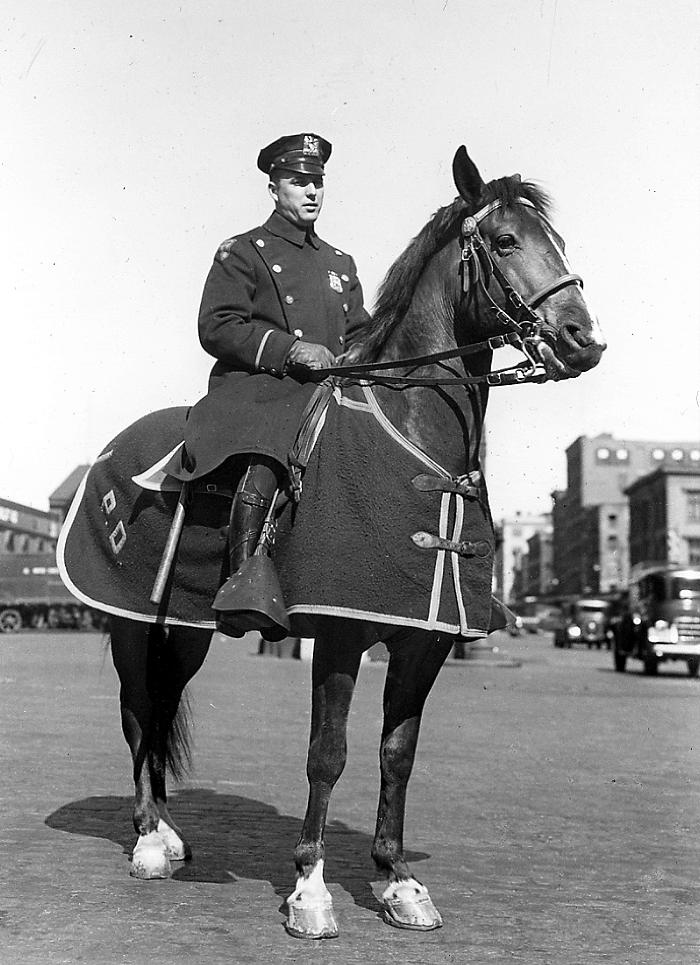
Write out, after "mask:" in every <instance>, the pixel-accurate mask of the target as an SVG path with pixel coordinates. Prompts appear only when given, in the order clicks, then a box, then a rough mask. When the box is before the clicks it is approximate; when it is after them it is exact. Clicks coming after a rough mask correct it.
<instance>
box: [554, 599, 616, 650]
mask: <svg viewBox="0 0 700 965" xmlns="http://www.w3.org/2000/svg"><path fill="white" fill-rule="evenodd" d="M610 609H611V605H610V601H609V600H601V599H597V598H595V599H594V598H591V597H585V598H579V599H575V600H567V601H564V602H563V603H562V604H561V617H560V618H559V621H558V623H557V625H556V626H555V628H554V646H555V647H571V646H573V644H574V643H585V644H586V646H587V647H588V648H589V649H590V648H591V647H594V646H595V647H597V648H598V649H600V648H601V647H602V646H603V644H605V645H606V646H607V647H608V648H609V647H610V645H611V633H610Z"/></svg>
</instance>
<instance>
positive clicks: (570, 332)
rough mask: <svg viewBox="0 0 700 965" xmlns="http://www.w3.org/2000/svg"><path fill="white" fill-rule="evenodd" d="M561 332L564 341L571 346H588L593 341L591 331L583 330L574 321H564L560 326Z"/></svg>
mask: <svg viewBox="0 0 700 965" xmlns="http://www.w3.org/2000/svg"><path fill="white" fill-rule="evenodd" d="M561 333H562V336H563V337H564V341H565V342H567V343H568V344H569V345H571V346H572V347H573V348H588V347H589V346H590V345H593V343H594V342H595V339H594V337H593V333H592V332H588V331H585V330H584V329H583V328H581V326H580V325H579V324H578V323H576V322H564V324H563V325H562V326H561Z"/></svg>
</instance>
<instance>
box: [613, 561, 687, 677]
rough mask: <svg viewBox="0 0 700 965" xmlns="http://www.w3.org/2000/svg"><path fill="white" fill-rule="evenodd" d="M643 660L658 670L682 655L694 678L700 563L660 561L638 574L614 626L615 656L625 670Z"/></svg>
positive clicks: (647, 670)
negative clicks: (629, 663) (696, 565)
mask: <svg viewBox="0 0 700 965" xmlns="http://www.w3.org/2000/svg"><path fill="white" fill-rule="evenodd" d="M629 658H633V659H635V660H641V661H642V663H643V664H644V672H645V673H647V674H655V673H656V672H657V671H658V669H659V664H661V663H664V662H665V661H667V660H683V661H684V662H685V663H686V665H687V667H688V673H689V674H690V676H691V677H697V676H698V673H699V672H700V568H698V567H680V566H671V565H659V566H653V567H645V568H643V569H641V570H639V571H638V572H636V573H635V574H634V575H633V578H632V580H631V581H630V586H629V601H628V604H627V607H626V610H625V612H624V613H623V614H622V615H621V617H620V620H619V622H618V623H617V624H616V626H615V642H614V646H613V659H614V663H615V670H617V671H618V672H619V673H623V672H624V670H625V668H626V666H627V660H628V659H629Z"/></svg>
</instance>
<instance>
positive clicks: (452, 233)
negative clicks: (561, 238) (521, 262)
mask: <svg viewBox="0 0 700 965" xmlns="http://www.w3.org/2000/svg"><path fill="white" fill-rule="evenodd" d="M517 198H525V199H526V200H527V201H530V202H531V203H532V204H533V205H534V206H535V208H536V210H537V211H538V213H539V214H541V215H542V216H543V217H544V218H548V216H549V211H550V208H551V200H550V198H549V196H548V195H547V194H546V192H545V191H544V190H543V189H542V188H541V187H539V186H538V185H536V184H534V183H533V182H532V181H521V180H520V176H519V175H517V174H516V175H512V176H511V177H507V178H498V179H496V180H495V181H490V182H489V183H488V184H486V185H484V189H483V191H482V193H481V196H480V197H479V202H478V204H477V205H476V207H475V208H474V210H478V209H479V208H481V207H483V205H485V204H489V203H490V202H491V201H497V200H498V201H501V203H502V204H503V205H505V206H508V205H512V204H513V203H514V202H515V201H516V199H517ZM470 210H471V208H470V206H469V205H468V204H467V202H466V201H465V200H464V199H463V198H461V197H459V198H455V200H454V201H453V202H452V203H451V204H448V205H445V206H444V207H442V208H438V210H437V211H436V212H435V214H434V215H433V216H432V218H431V219H430V221H429V222H428V223H427V224H426V225H425V226H424V227H423V228H422V229H421V230H420V231H419V232H418V234H417V235H416V236H415V238H413V239H412V240H411V241H410V242H409V244H408V246H407V248H406V250H405V251H404V252H403V253H402V254H401V255H399V257H398V258H397V259H396V261H395V262H394V264H393V265H392V266H391V268H390V269H389V271H388V272H387V273H386V275H385V277H384V280H383V282H382V283H381V285H380V286H379V291H378V293H377V301H376V305H375V308H374V312H373V313H372V321H371V322H370V323H369V325H368V328H367V330H366V332H365V334H364V335H363V337H362V338H361V339H360V340H359V341H358V342H356V343H355V345H354V346H353V348H352V359H353V361H356V362H371V361H374V360H375V359H376V358H377V356H378V355H379V352H380V351H381V349H382V347H383V346H384V344H385V342H386V340H387V339H388V337H389V335H390V334H391V332H392V331H393V330H394V328H395V326H396V325H397V324H398V323H399V322H400V321H401V319H402V318H403V317H404V315H405V314H406V312H407V310H408V307H409V305H410V304H411V300H412V299H413V295H414V292H415V290H416V286H417V284H418V280H419V278H420V276H421V274H422V272H423V269H424V268H425V266H426V265H427V263H428V262H429V261H430V259H431V258H432V257H433V255H435V254H436V253H437V252H438V251H439V250H440V249H441V248H442V247H443V246H444V245H446V244H447V243H448V242H449V241H451V240H452V239H453V238H456V237H457V234H458V232H459V226H460V224H461V222H462V220H463V218H465V217H466V216H467V214H469V212H470Z"/></svg>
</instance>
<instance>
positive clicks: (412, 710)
mask: <svg viewBox="0 0 700 965" xmlns="http://www.w3.org/2000/svg"><path fill="white" fill-rule="evenodd" d="M451 646H452V641H451V640H450V639H448V638H442V639H441V638H440V637H439V636H438V635H437V634H434V633H428V632H426V631H423V630H409V631H401V632H399V633H398V634H397V635H395V636H394V637H393V638H392V639H391V640H389V641H388V643H387V647H388V649H389V666H388V668H387V676H386V684H385V687H384V726H383V729H382V739H381V746H380V754H379V759H380V768H381V791H380V796H379V807H378V810H377V827H376V831H375V836H374V843H373V845H372V857H373V859H374V862H375V864H376V865H377V867H378V868H379V869H380V870H381V871H382V872H384V874H386V876H387V878H388V881H389V884H388V887H387V888H386V890H385V891H384V893H383V895H382V903H383V905H384V917H385V919H386V921H388V922H389V923H390V924H392V925H396V926H397V927H399V928H409V929H413V930H415V931H430V930H432V929H433V928H439V927H440V925H442V918H441V917H440V914H439V912H438V911H437V909H436V908H435V906H434V905H433V903H432V900H431V898H430V895H429V894H428V890H427V888H425V886H424V885H422V884H421V883H420V882H419V881H417V880H416V879H415V878H414V877H413V875H412V874H411V872H410V870H409V867H408V864H407V863H406V859H405V857H404V848H403V825H404V814H405V808H406V789H407V786H408V780H409V777H410V776H411V770H412V768H413V761H414V758H415V753H416V745H417V743H418V733H419V731H420V723H421V716H422V713H423V707H424V705H425V701H426V698H427V696H428V694H429V693H430V689H431V687H432V686H433V684H434V682H435V678H436V677H437V675H438V672H439V670H440V668H441V667H442V665H443V663H444V662H445V659H446V658H447V655H448V654H449V652H450V648H451Z"/></svg>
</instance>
